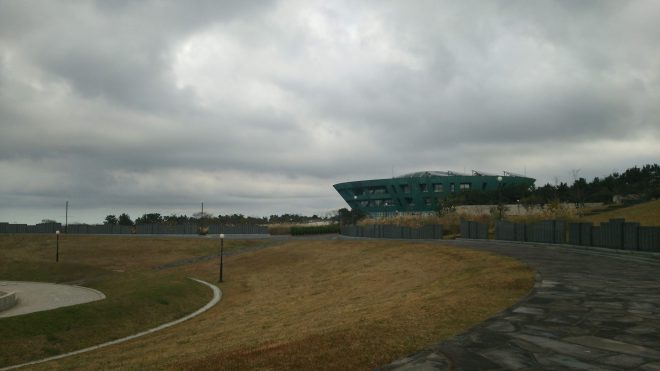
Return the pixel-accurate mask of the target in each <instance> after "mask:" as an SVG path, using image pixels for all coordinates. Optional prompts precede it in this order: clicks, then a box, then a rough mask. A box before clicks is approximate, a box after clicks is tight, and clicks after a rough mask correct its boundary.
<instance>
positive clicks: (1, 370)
mask: <svg viewBox="0 0 660 371" xmlns="http://www.w3.org/2000/svg"><path fill="white" fill-rule="evenodd" d="M190 279H191V280H193V281H196V282H199V283H201V284H203V285H206V286H208V287H209V288H210V289H211V290H213V298H212V299H211V301H209V302H208V303H206V305H204V306H203V307H201V308H199V309H198V310H196V311H195V312H193V313H191V314H189V315H187V316H185V317H182V318H179V319H177V320H176V321H172V322H168V323H165V324H162V325H160V326H158V327H154V328H152V329H149V330H146V331H142V332H139V333H137V334H134V335H130V336H127V337H124V338H121V339H117V340H113V341H108V342H106V343H102V344H98V345H93V346H91V347H88V348H84V349H80V350H76V351H73V352H69V353H64V354H60V355H57V356H53V357H48V358H43V359H40V360H36V361H31V362H26V363H21V364H18V365H13V366H9V367H4V368H0V371H5V370H13V369H17V368H20V367H25V366H31V365H36V364H39V363H44V362H49V361H54V360H57V359H62V358H66V357H70V356H74V355H77V354H81V353H86V352H90V351H92V350H97V349H100V348H105V347H107V346H110V345H115V344H120V343H123V342H126V341H129V340H133V339H136V338H139V337H141V336H144V335H149V334H152V333H154V332H157V331H160V330H164V329H166V328H168V327H172V326H175V325H178V324H180V323H182V322H185V321H187V320H189V319H191V318H194V317H197V316H198V315H200V314H202V313H204V312H206V311H207V310H209V309H211V308H212V307H213V306H214V305H216V304H218V302H219V301H220V299H222V291H220V289H219V288H218V287H217V286H215V285H212V284H210V283H208V282H206V281H202V280H198V279H196V278H192V277H190Z"/></svg>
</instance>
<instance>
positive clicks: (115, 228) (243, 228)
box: [0, 223, 268, 234]
mask: <svg viewBox="0 0 660 371" xmlns="http://www.w3.org/2000/svg"><path fill="white" fill-rule="evenodd" d="M199 227H200V225H199V224H197V223H187V224H176V225H165V224H138V225H136V226H124V225H117V224H100V225H87V224H71V225H68V226H67V227H66V233H68V234H198V233H199ZM205 228H208V230H207V231H206V233H209V234H220V233H225V234H268V228H267V227H265V226H261V225H255V224H238V225H226V224H209V225H206V226H205ZM55 231H60V232H61V233H64V226H63V225H62V224H60V223H41V224H36V225H28V224H10V223H0V233H55Z"/></svg>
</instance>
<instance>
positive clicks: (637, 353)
mask: <svg viewBox="0 0 660 371" xmlns="http://www.w3.org/2000/svg"><path fill="white" fill-rule="evenodd" d="M442 243H443V244H446V245H452V246H460V247H468V248H475V249H479V250H486V251H493V252H496V253H498V254H502V255H506V256H510V257H513V258H515V259H518V260H520V261H522V262H524V263H526V264H528V265H529V266H530V267H532V268H533V269H534V270H535V271H536V272H537V282H536V285H535V288H534V290H533V291H532V292H531V293H530V295H529V296H528V297H526V298H525V299H523V300H522V301H521V302H520V303H518V304H517V305H515V306H513V307H512V308H509V309H508V310H506V311H504V312H503V313H500V314H499V315H496V316H495V317H493V318H491V319H489V320H487V321H486V322H484V323H481V324H479V325H477V326H475V327H474V328H472V329H470V330H468V331H467V332H465V333H463V334H460V335H458V336H456V337H453V338H451V339H449V340H447V341H445V342H442V343H440V344H436V345H434V346H432V347H430V348H428V349H425V350H423V351H420V352H418V353H415V354H413V355H410V356H409V357H407V358H404V359H402V360H399V361H396V362H394V363H392V364H390V365H387V366H384V367H382V368H381V369H382V370H503V369H504V370H539V369H541V370H543V369H547V370H565V369H570V370H660V260H658V259H657V257H656V258H654V257H651V256H649V257H639V256H631V255H622V254H614V253H608V252H606V251H589V250H583V249H573V248H567V247H563V246H562V247H557V246H547V245H546V246H539V245H529V244H516V243H504V242H495V241H476V240H457V241H442Z"/></svg>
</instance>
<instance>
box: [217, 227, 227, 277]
mask: <svg viewBox="0 0 660 371" xmlns="http://www.w3.org/2000/svg"><path fill="white" fill-rule="evenodd" d="M224 245H225V234H224V233H220V277H219V279H218V282H222V255H223V252H224V251H223V250H224Z"/></svg>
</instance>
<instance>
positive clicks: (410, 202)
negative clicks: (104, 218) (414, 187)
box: [406, 197, 415, 206]
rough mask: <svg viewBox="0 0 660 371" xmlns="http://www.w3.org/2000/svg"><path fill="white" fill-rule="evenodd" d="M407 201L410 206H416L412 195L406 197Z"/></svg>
mask: <svg viewBox="0 0 660 371" xmlns="http://www.w3.org/2000/svg"><path fill="white" fill-rule="evenodd" d="M406 203H407V204H408V206H415V203H414V202H413V199H412V197H406Z"/></svg>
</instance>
